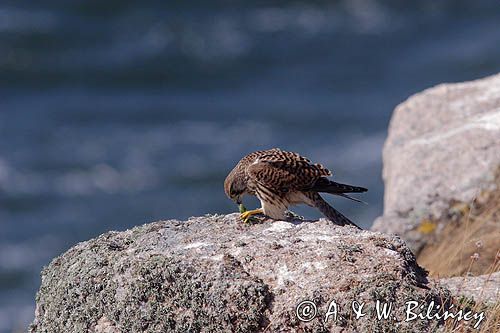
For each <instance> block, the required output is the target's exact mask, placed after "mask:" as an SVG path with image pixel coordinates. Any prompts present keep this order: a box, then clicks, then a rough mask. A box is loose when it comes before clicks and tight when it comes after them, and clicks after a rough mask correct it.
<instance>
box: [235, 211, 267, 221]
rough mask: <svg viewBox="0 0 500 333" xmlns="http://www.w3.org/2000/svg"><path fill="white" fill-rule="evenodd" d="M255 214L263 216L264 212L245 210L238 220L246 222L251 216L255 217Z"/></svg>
mask: <svg viewBox="0 0 500 333" xmlns="http://www.w3.org/2000/svg"><path fill="white" fill-rule="evenodd" d="M257 214H264V210H263V209H262V208H258V209H254V210H247V211H246V212H244V213H241V214H240V218H241V219H242V220H243V221H245V222H247V221H248V219H249V218H250V217H251V216H252V215H257Z"/></svg>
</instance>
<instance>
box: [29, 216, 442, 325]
mask: <svg viewBox="0 0 500 333" xmlns="http://www.w3.org/2000/svg"><path fill="white" fill-rule="evenodd" d="M445 296H446V292H445V291H444V290H442V289H439V288H438V287H436V286H435V285H433V284H432V283H431V282H429V281H428V280H427V277H426V272H425V271H424V270H423V269H421V268H420V267H419V266H418V265H417V263H416V261H415V257H414V256H413V254H412V253H411V251H410V250H409V249H408V247H407V246H406V245H405V244H404V242H403V241H401V240H400V239H399V238H397V237H393V236H387V235H383V234H380V233H375V232H371V231H359V230H357V229H354V228H350V227H339V226H336V225H334V224H332V223H331V222H329V221H327V220H323V219H321V220H319V221H315V222H307V221H306V222H302V223H290V222H286V221H274V222H273V221H267V222H263V223H260V224H254V225H247V224H243V223H242V222H241V221H240V220H239V219H238V214H230V215H215V216H204V217H196V218H191V219H190V220H188V221H183V222H181V221H175V220H171V221H163V222H156V223H151V224H146V225H143V226H140V227H136V228H134V229H131V230H127V231H124V232H108V233H106V234H103V235H101V236H99V237H97V238H95V239H92V240H90V241H87V242H83V243H80V244H77V245H76V246H74V247H73V248H71V249H70V250H69V251H67V252H66V253H64V254H63V255H61V256H60V257H58V258H56V259H54V260H53V261H52V263H51V264H50V265H49V266H48V267H46V268H45V269H44V271H43V273H42V285H41V288H40V291H39V292H38V295H37V308H36V317H35V320H34V322H33V324H32V326H31V332H51V333H52V332H112V333H115V332H264V331H266V330H267V331H268V332H280V331H283V332H330V331H333V332H336V331H343V332H359V331H373V330H378V331H384V332H400V331H407V332H412V331H419V330H429V329H430V327H433V325H437V324H438V323H437V322H432V321H417V322H412V323H406V322H404V320H402V321H397V322H394V321H384V320H382V321H374V320H373V318H372V315H374V311H375V309H374V304H375V302H376V300H379V301H382V302H393V303H394V305H393V307H394V315H395V316H396V317H398V318H402V316H403V312H402V311H403V310H404V303H405V302H406V301H408V300H416V301H419V302H422V303H425V302H429V301H430V300H434V301H435V302H441V300H443V299H446V297H445ZM303 300H312V301H314V302H315V304H316V305H317V309H318V313H317V316H316V318H315V319H314V320H312V321H310V322H301V321H300V320H298V318H297V316H296V313H295V310H296V309H295V308H296V305H297V304H299V303H300V302H301V301H303ZM332 300H335V301H336V302H337V304H338V305H339V307H340V309H341V310H340V312H341V313H343V312H344V315H343V316H342V318H338V320H337V321H335V322H334V321H333V320H330V321H327V322H326V323H325V321H324V320H323V319H324V318H323V316H324V315H325V314H326V311H327V310H328V305H329V303H330V302H331V301H332ZM354 300H356V301H358V302H366V304H367V305H366V310H367V312H368V315H367V316H366V318H365V317H363V318H360V319H359V320H353V319H352V318H351V317H350V316H349V315H347V314H348V313H349V312H350V306H351V302H352V301H354ZM369 317H370V318H369Z"/></svg>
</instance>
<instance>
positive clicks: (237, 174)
mask: <svg viewBox="0 0 500 333" xmlns="http://www.w3.org/2000/svg"><path fill="white" fill-rule="evenodd" d="M224 192H226V195H227V197H228V198H229V199H231V200H233V201H234V202H236V203H237V204H238V205H239V204H241V198H242V197H243V195H244V194H245V193H246V192H247V184H246V180H245V173H244V170H241V168H239V167H238V166H236V167H235V168H234V169H233V170H232V171H231V172H230V173H229V175H228V176H227V177H226V180H225V181H224Z"/></svg>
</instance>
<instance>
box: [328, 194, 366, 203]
mask: <svg viewBox="0 0 500 333" xmlns="http://www.w3.org/2000/svg"><path fill="white" fill-rule="evenodd" d="M335 195H338V196H339V197H344V198H346V199H349V200H352V201H356V202H360V203H362V204H365V205H368V203H367V202H365V201H363V200H360V199H358V198H354V197H351V196H350V195H347V194H345V193H335Z"/></svg>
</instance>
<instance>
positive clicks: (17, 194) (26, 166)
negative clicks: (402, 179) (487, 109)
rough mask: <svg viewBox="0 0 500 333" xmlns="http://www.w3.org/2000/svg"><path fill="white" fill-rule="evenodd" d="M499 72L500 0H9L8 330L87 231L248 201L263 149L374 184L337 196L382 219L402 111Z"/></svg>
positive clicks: (3, 60) (0, 96) (1, 144)
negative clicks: (397, 111)
mask: <svg viewBox="0 0 500 333" xmlns="http://www.w3.org/2000/svg"><path fill="white" fill-rule="evenodd" d="M499 71H500V3H499V2H498V1H451V0H450V1H431V0H428V1H418V2H417V1H414V2H413V1H412V2H410V1H405V2H400V1H377V0H345V1H334V2H326V1H307V2H299V1H276V2H272V3H271V2H264V1H253V2H249V1H212V2H202V1H151V2H147V3H142V4H139V3H138V2H133V1H43V2H40V1H28V0H26V1H5V0H4V1H2V2H0V332H2V333H3V332H8V333H11V332H15V331H17V330H20V331H21V330H23V329H25V327H26V326H27V324H28V323H29V322H30V321H31V320H32V318H33V314H34V296H35V292H36V290H37V289H38V287H39V285H40V278H39V272H40V270H41V268H42V267H43V266H44V265H47V264H48V263H49V262H50V260H51V259H52V258H53V257H55V256H57V255H59V254H61V253H62V252H64V251H65V250H66V249H68V248H69V247H70V246H72V245H73V244H75V243H76V242H79V241H83V240H86V239H89V238H91V237H95V236H97V235H99V234H100V233H102V232H105V231H108V230H124V229H127V228H130V227H133V226H135V225H140V224H143V223H146V222H150V221H155V220H160V219H171V218H178V219H185V218H188V217H190V216H195V215H202V214H205V213H229V212H233V211H235V210H236V206H235V205H234V204H233V203H232V202H231V201H229V200H228V199H227V198H226V197H225V195H224V193H223V188H222V183H223V180H224V178H225V176H226V174H227V173H228V172H229V170H230V169H231V168H232V167H233V166H234V164H235V163H236V162H237V161H238V160H239V159H240V158H241V157H242V156H243V155H244V154H246V153H248V152H251V151H254V150H257V149H263V148H271V147H281V148H283V149H287V150H293V151H297V152H300V153H302V154H304V155H305V156H307V157H309V158H311V159H312V160H314V161H315V162H320V163H322V164H324V165H325V166H327V167H328V168H330V169H332V170H333V171H334V173H335V179H337V180H338V181H341V182H347V183H351V184H355V185H361V186H365V187H368V188H369V189H370V190H369V192H368V193H367V194H366V195H363V196H362V197H361V198H362V199H363V200H364V201H367V202H368V205H359V204H357V203H354V202H351V201H347V200H344V199H342V198H340V199H339V198H329V201H330V202H332V203H333V204H334V205H335V206H336V207H337V208H339V210H341V211H342V212H344V213H345V214H346V215H347V216H349V217H351V218H352V219H353V220H355V221H357V222H358V223H359V224H360V225H361V226H363V227H365V228H367V227H369V226H370V225H371V223H372V222H373V220H374V218H375V217H377V216H378V215H380V214H381V212H382V208H383V183H382V179H381V170H382V162H381V149H382V146H383V142H384V139H385V137H386V134H387V126H388V122H389V119H390V115H391V112H392V110H393V109H394V107H395V106H396V105H397V104H398V103H400V102H402V101H404V100H405V99H406V98H407V97H408V96H410V95H411V94H413V93H416V92H419V91H421V90H423V89H425V88H427V87H430V86H432V85H435V84H438V83H441V82H455V81H464V80H471V79H476V78H480V77H483V76H487V75H490V74H494V73H497V72H499ZM254 205H257V202H256V201H255V200H249V201H248V202H247V206H248V207H252V206H254ZM297 212H299V213H301V214H304V215H306V216H308V217H318V216H319V214H318V213H317V212H315V211H314V210H311V209H303V208H301V209H297Z"/></svg>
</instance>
